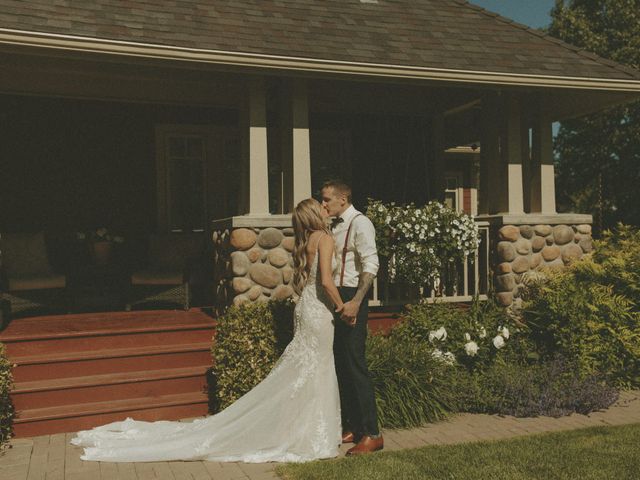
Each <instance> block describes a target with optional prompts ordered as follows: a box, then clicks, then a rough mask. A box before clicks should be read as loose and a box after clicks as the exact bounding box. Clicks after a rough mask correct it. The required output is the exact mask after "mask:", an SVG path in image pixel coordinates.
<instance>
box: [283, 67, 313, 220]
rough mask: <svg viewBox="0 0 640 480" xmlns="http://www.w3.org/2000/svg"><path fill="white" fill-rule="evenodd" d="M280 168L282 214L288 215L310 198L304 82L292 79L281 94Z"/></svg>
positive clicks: (307, 122) (305, 86) (307, 121)
mask: <svg viewBox="0 0 640 480" xmlns="http://www.w3.org/2000/svg"><path fill="white" fill-rule="evenodd" d="M283 97H284V98H283V102H282V105H281V108H282V109H283V111H282V115H281V118H282V119H283V122H282V123H283V125H282V133H283V135H282V140H283V146H282V155H283V159H282V160H283V161H282V168H283V191H284V205H283V210H284V212H292V211H293V208H294V207H295V206H296V205H297V204H298V202H299V201H300V200H304V199H305V198H309V197H311V195H312V193H311V147H310V144H309V102H308V92H307V82H306V80H303V79H294V80H292V81H291V82H287V83H286V91H285V92H283Z"/></svg>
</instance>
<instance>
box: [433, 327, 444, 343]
mask: <svg viewBox="0 0 640 480" xmlns="http://www.w3.org/2000/svg"><path fill="white" fill-rule="evenodd" d="M446 339H447V330H446V329H445V328H444V327H440V328H439V329H438V330H432V331H431V332H429V341H430V342H433V341H434V340H440V341H444V340H446Z"/></svg>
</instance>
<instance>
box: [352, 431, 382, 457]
mask: <svg viewBox="0 0 640 480" xmlns="http://www.w3.org/2000/svg"><path fill="white" fill-rule="evenodd" d="M383 448H384V440H383V438H382V435H380V436H379V437H377V438H373V437H370V436H368V435H365V436H364V437H362V439H361V440H360V441H359V442H358V444H357V445H356V446H355V447H352V448H350V449H349V450H347V457H351V456H353V455H362V454H364V453H371V452H376V451H378V450H382V449H383Z"/></svg>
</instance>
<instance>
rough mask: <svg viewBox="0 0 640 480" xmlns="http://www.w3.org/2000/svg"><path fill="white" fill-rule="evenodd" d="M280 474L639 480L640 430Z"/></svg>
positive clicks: (476, 446)
mask: <svg viewBox="0 0 640 480" xmlns="http://www.w3.org/2000/svg"><path fill="white" fill-rule="evenodd" d="M276 472H277V473H278V474H279V475H280V476H281V477H283V478H285V479H287V480H297V479H304V480H313V479H322V480H334V479H335V480H344V479H349V480H358V479H363V480H364V479H367V480H379V479H394V480H413V479H416V480H417V479H420V480H423V479H433V480H440V479H442V480H444V479H446V480H458V479H460V480H475V479H478V480H479V479H482V480H533V479H536V480H556V479H557V480H560V479H562V480H565V479H566V480H596V479H597V480H604V479H616V480H627V479H629V480H631V479H634V480H635V479H639V478H640V424H633V425H625V426H621V427H594V428H585V429H578V430H571V431H567V432H554V433H545V434H539V435H530V436H526V437H521V438H516V439H510V440H500V441H489V442H475V443H464V444H459V445H438V446H429V447H422V448H416V449H411V450H401V451H396V452H381V453H377V454H373V455H367V456H363V457H356V458H341V459H337V460H328V461H327V460H325V461H318V462H311V463H306V464H298V465H294V464H290V465H283V466H280V467H278V468H277V470H276Z"/></svg>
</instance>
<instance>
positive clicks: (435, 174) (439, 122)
mask: <svg viewBox="0 0 640 480" xmlns="http://www.w3.org/2000/svg"><path fill="white" fill-rule="evenodd" d="M444 135H445V132H444V114H442V113H437V114H435V115H433V116H432V117H431V152H430V153H431V155H430V160H431V161H430V168H429V169H428V170H429V171H428V174H429V176H430V179H431V181H430V182H429V186H430V195H429V196H430V200H438V201H439V202H442V201H443V200H444V191H445V181H444V143H445V139H444Z"/></svg>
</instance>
